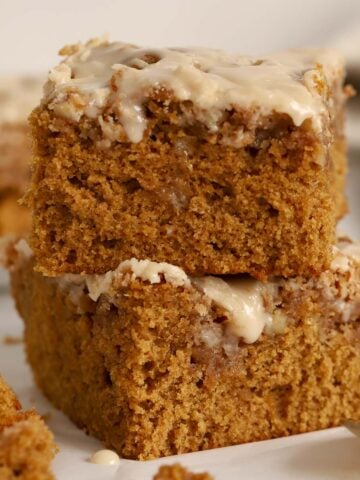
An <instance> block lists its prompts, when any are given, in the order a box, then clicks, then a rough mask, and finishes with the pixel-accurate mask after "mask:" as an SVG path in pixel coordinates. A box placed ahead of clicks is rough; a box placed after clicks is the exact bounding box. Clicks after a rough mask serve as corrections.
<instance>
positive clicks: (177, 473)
mask: <svg viewBox="0 0 360 480" xmlns="http://www.w3.org/2000/svg"><path fill="white" fill-rule="evenodd" d="M213 478H214V477H212V476H211V475H209V474H208V473H206V472H204V473H191V472H189V470H187V469H186V468H184V467H183V466H181V465H180V464H179V463H175V465H164V466H162V467H160V470H159V471H158V473H157V474H156V475H155V477H154V479H153V480H213Z"/></svg>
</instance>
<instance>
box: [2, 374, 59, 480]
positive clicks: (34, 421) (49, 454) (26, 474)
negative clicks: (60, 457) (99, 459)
mask: <svg viewBox="0 0 360 480" xmlns="http://www.w3.org/2000/svg"><path fill="white" fill-rule="evenodd" d="M56 450H57V447H56V446H55V443H54V438H53V435H52V433H51V432H50V430H49V429H48V428H47V427H46V425H45V423H44V421H43V420H42V419H41V417H40V416H39V415H38V414H37V413H36V412H35V411H34V410H29V411H23V410H21V406H20V403H19V401H18V400H17V398H16V396H15V394H14V392H13V391H12V390H11V389H10V387H8V385H7V384H6V383H5V382H4V380H3V379H2V378H1V377H0V478H1V479H3V480H53V479H54V476H53V474H52V473H51V470H50V463H51V461H52V459H53V457H54V456H55V453H56Z"/></svg>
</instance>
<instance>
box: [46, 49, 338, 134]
mask: <svg viewBox="0 0 360 480" xmlns="http://www.w3.org/2000/svg"><path fill="white" fill-rule="evenodd" d="M60 53H61V54H63V55H66V58H65V59H64V60H63V61H62V62H61V63H60V64H59V65H58V66H57V67H55V68H54V69H53V70H51V71H50V73H49V78H48V82H47V85H46V89H45V98H44V102H45V103H46V104H47V105H48V108H49V109H51V110H53V111H54V113H55V114H56V115H60V116H63V117H66V118H68V119H71V120H72V121H79V120H80V119H81V118H82V117H83V116H84V115H85V116H87V117H90V118H99V122H100V124H101V119H102V115H103V113H104V112H105V111H107V112H109V110H111V113H112V114H113V115H114V118H113V121H114V123H120V124H121V125H122V127H123V128H124V130H125V132H126V135H127V137H128V139H129V140H130V141H131V142H139V141H140V140H141V139H142V138H143V134H144V131H145V130H146V127H147V119H146V115H145V112H144V108H143V105H144V103H145V102H146V100H147V99H148V98H150V97H151V96H152V95H154V92H159V91H166V92H168V93H169V94H170V96H171V97H173V98H175V99H177V100H179V101H181V102H186V101H187V102H190V103H191V105H192V106H193V109H194V112H193V113H194V115H195V116H196V118H197V119H199V120H200V121H202V122H203V123H205V124H206V125H207V126H208V128H209V129H210V131H211V130H212V131H216V129H217V126H218V122H219V121H220V119H221V116H222V114H223V113H224V111H225V110H231V109H245V110H249V111H251V116H252V118H253V121H254V122H256V121H257V119H259V118H260V117H262V116H264V115H271V114H272V113H274V112H277V113H281V114H287V115H288V116H289V117H290V118H291V119H292V121H293V123H294V124H295V125H296V126H299V125H301V124H302V123H303V122H304V121H305V120H306V119H311V121H312V122H313V126H314V128H315V129H316V130H317V131H321V130H323V128H324V126H326V125H327V124H328V120H329V118H328V117H329V115H331V103H332V102H333V99H332V98H331V96H332V94H331V93H330V88H331V86H333V85H334V84H336V83H337V84H338V86H340V85H341V84H342V80H343V59H342V58H341V56H340V55H339V54H338V53H336V52H335V51H333V50H328V49H302V50H289V51H284V52H281V53H275V54H272V55H268V56H262V57H252V56H243V55H237V54H229V53H225V52H222V51H220V50H211V49H205V48H191V49H190V48H140V47H137V46H134V45H130V44H127V43H123V42H112V43H110V42H108V41H106V40H103V39H97V40H91V41H89V42H87V43H86V44H77V45H73V46H69V47H65V48H64V49H63V50H62V51H61V52H60ZM339 92H340V89H338V92H337V94H340V93H339ZM239 136H240V137H241V132H239Z"/></svg>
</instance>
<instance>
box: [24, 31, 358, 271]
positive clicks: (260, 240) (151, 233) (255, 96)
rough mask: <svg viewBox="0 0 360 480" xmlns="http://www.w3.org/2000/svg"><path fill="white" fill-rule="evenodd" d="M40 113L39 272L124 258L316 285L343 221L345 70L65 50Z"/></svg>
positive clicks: (35, 183)
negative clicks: (308, 280)
mask: <svg viewBox="0 0 360 480" xmlns="http://www.w3.org/2000/svg"><path fill="white" fill-rule="evenodd" d="M61 53H62V54H63V55H65V59H64V60H63V61H62V62H61V63H60V64H59V65H58V66H57V67H55V68H54V69H53V70H52V71H51V72H50V74H49V78H48V82H47V84H46V87H45V95H44V97H43V99H42V102H41V105H40V106H39V107H38V108H37V109H35V111H34V112H33V114H32V117H31V124H32V134H33V138H34V141H35V152H34V154H35V158H34V165H33V170H34V174H33V179H32V184H31V190H30V192H29V195H28V203H29V205H30V206H31V208H32V210H33V230H32V236H31V246H32V248H33V250H34V252H35V255H36V258H37V269H38V270H39V271H41V272H43V273H45V274H46V275H58V274H60V273H89V274H95V273H97V274H101V273H105V272H106V271H108V270H111V269H114V268H116V266H117V265H118V264H119V263H120V262H122V261H124V260H126V259H128V258H131V257H136V258H139V259H146V258H149V259H151V260H153V261H157V262H164V261H166V262H169V263H171V264H174V265H178V266H179V267H181V268H182V269H184V270H185V271H186V273H187V274H189V275H205V274H214V275H215V274H216V275H219V274H231V273H236V274H238V273H240V272H244V273H249V274H251V275H253V276H255V277H257V278H259V279H265V278H267V277H269V276H272V275H281V276H294V275H303V276H311V275H318V274H319V273H320V272H321V271H322V270H323V269H324V268H327V267H328V266H329V264H330V261H331V256H332V246H333V243H334V241H335V224H336V220H337V219H338V218H339V217H341V215H342V214H343V213H344V211H345V210H346V202H345V200H344V193H343V186H344V185H343V184H344V173H345V169H346V155H345V142H344V134H343V118H344V103H345V99H346V97H347V95H348V94H349V90H346V89H345V90H344V88H343V81H344V68H343V60H342V58H341V57H340V56H339V55H338V54H337V53H336V52H333V51H331V50H326V49H324V50H323V49H306V50H293V51H285V52H283V53H278V54H273V55H269V56H263V57H249V56H240V55H235V54H227V53H224V52H221V51H217V50H207V49H181V48H178V49H174V48H172V49H171V48H168V49H166V48H165V49H161V48H139V47H136V46H134V45H128V44H125V43H121V42H113V43H109V42H107V41H105V40H94V41H90V42H88V43H87V44H78V45H73V46H69V47H66V48H64V49H63V50H62V52H61Z"/></svg>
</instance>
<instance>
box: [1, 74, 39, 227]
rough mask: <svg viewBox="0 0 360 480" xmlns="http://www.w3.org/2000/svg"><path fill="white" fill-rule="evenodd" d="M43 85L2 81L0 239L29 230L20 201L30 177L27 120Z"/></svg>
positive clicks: (26, 79)
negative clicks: (0, 237) (3, 236)
mask: <svg viewBox="0 0 360 480" xmlns="http://www.w3.org/2000/svg"><path fill="white" fill-rule="evenodd" d="M42 83H43V81H42V80H40V78H38V77H33V76H18V77H0V236H1V235H8V234H17V235H21V234H25V233H26V232H27V231H28V230H29V226H30V218H29V211H28V209H27V208H25V207H24V206H21V205H20V204H19V199H20V198H21V197H22V196H23V195H24V193H25V189H26V186H27V184H28V181H29V177H30V157H31V142H30V138H29V137H30V132H29V126H28V123H27V117H28V116H29V114H30V112H31V110H32V109H33V108H34V107H35V106H36V105H37V104H38V102H39V99H40V98H41V88H42Z"/></svg>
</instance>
